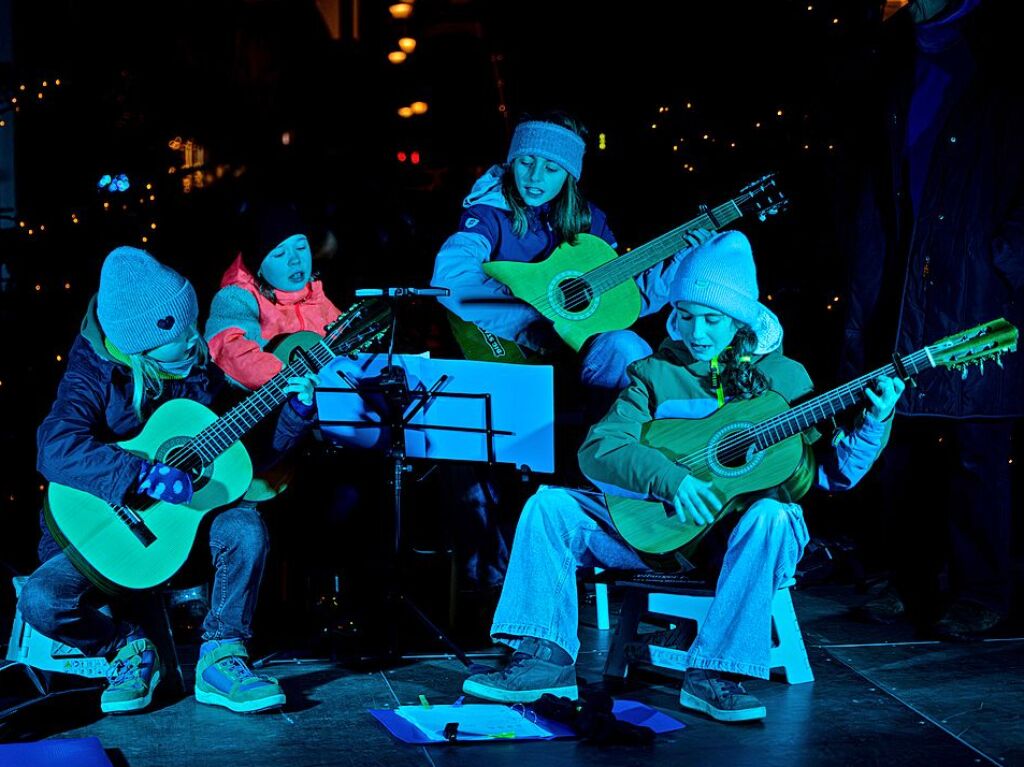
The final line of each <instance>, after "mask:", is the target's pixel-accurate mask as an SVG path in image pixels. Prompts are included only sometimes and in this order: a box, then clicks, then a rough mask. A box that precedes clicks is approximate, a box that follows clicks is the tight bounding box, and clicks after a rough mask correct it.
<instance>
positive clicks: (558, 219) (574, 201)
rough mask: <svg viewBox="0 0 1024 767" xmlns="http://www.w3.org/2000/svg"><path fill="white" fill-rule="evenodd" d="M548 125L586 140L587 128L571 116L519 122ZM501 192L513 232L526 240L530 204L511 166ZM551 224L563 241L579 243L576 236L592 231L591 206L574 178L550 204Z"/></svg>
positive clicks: (554, 115)
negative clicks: (546, 123)
mask: <svg viewBox="0 0 1024 767" xmlns="http://www.w3.org/2000/svg"><path fill="white" fill-rule="evenodd" d="M528 121H539V122H548V123H553V124H555V125H559V126H561V127H563V128H568V129H569V130H571V131H572V132H573V133H575V134H576V135H577V136H579V137H580V138H581V139H583V140H584V141H586V140H587V129H586V128H585V127H584V126H583V124H582V123H580V122H579V121H578V120H576V119H575V118H574V117H572V116H571V115H567V114H565V113H564V112H545V113H544V114H542V115H539V116H538V117H530V116H528V115H523V117H522V119H521V120H520V122H528ZM501 191H502V193H503V194H504V195H505V200H506V201H507V202H508V205H509V208H511V212H512V231H513V233H515V235H516V237H523V236H525V235H526V232H527V231H528V230H529V228H530V223H529V219H528V214H527V207H528V206H527V204H526V202H525V201H524V200H523V197H522V195H520V194H519V189H518V188H517V187H516V179H515V174H514V173H513V171H512V163H508V164H507V165H506V166H505V174H504V176H503V177H502V179H501ZM548 221H549V222H550V223H551V227H552V229H554V230H555V234H556V235H558V239H559V240H560V241H561V242H568V243H569V244H570V245H575V244H576V235H578V234H579V233H580V232H589V231H590V204H589V203H588V202H587V199H586V198H585V197H584V196H583V195H582V194H581V193H580V190H579V183H578V182H577V181H576V179H575V178H573V177H572V175H569V176H567V177H566V179H565V185H564V186H563V187H562V191H561V192H559V193H558V195H557V196H556V197H555V199H553V200H552V201H551V209H550V211H549V213H548Z"/></svg>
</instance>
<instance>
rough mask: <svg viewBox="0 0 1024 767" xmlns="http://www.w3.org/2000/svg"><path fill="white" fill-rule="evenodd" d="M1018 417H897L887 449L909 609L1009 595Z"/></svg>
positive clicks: (994, 600)
mask: <svg viewBox="0 0 1024 767" xmlns="http://www.w3.org/2000/svg"><path fill="white" fill-rule="evenodd" d="M1015 426H1016V424H1015V422H1014V421H1013V420H1010V419H1006V420H968V421H955V420H950V419H940V418H899V417H897V421H896V423H895V425H894V428H893V433H892V440H891V441H890V444H889V446H888V447H887V448H886V449H885V451H884V452H883V454H882V457H881V464H882V465H881V467H880V468H881V485H882V493H883V501H882V504H881V511H882V514H883V519H882V520H881V524H880V525H879V531H880V533H882V534H883V535H885V536H886V540H885V545H884V548H885V549H887V550H888V559H889V564H890V566H891V569H892V573H893V585H894V586H895V587H896V588H897V590H898V591H899V592H900V594H901V596H902V597H903V598H904V600H905V601H906V602H907V603H908V607H909V608H910V609H912V610H918V611H925V612H929V611H932V610H936V611H937V610H939V609H941V604H942V603H943V602H944V601H946V600H949V599H968V600H972V601H975V602H979V603H981V604H983V605H985V606H986V607H988V608H990V609H993V610H996V611H997V612H1000V613H1003V614H1004V615H1005V614H1006V612H1007V610H1008V609H1009V605H1010V597H1011V594H1010V592H1011V582H1012V578H1011V537H1012V529H1011V520H1012V510H1013V505H1012V492H1013V481H1012V477H1013V469H1014V467H1013V466H1012V464H1010V462H1009V461H1010V456H1011V438H1012V435H1013V430H1014V428H1015Z"/></svg>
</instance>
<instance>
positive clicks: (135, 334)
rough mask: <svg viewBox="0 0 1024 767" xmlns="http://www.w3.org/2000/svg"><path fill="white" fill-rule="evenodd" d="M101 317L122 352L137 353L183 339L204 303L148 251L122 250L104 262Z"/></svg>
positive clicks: (98, 311) (98, 300) (99, 305)
mask: <svg viewBox="0 0 1024 767" xmlns="http://www.w3.org/2000/svg"><path fill="white" fill-rule="evenodd" d="M96 314H97V316H98V317H99V321H100V326H101V327H102V328H103V332H104V334H106V336H107V338H108V339H110V342H111V343H112V344H114V346H116V347H117V348H118V350H119V351H121V352H123V353H125V354H138V353H139V352H144V351H147V350H149V349H154V348H156V347H157V346H161V345H163V344H165V343H167V342H168V341H173V340H174V339H176V338H177V337H178V336H180V335H181V334H182V333H183V332H184V331H185V329H186V328H188V327H189V326H190V325H192V324H193V323H195V321H196V319H197V318H198V316H199V302H198V301H197V300H196V291H195V290H194V289H193V287H192V284H191V283H190V282H189V281H188V280H186V279H185V278H184V277H182V276H181V275H180V274H178V273H177V272H176V271H174V270H173V269H171V268H170V267H168V266H164V265H163V264H161V263H160V262H159V261H157V260H156V259H155V258H153V257H152V256H151V255H149V253H147V252H146V251H144V250H139V249H138V248H132V247H128V246H123V247H120V248H114V250H112V251H110V253H109V254H108V255H107V257H106V259H104V261H103V268H102V269H101V270H100V291H99V295H98V296H97V298H96Z"/></svg>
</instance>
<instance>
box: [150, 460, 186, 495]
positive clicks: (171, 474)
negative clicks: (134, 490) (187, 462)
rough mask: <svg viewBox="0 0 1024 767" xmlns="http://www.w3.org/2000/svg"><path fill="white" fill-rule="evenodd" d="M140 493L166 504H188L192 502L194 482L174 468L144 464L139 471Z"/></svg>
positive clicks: (161, 464)
mask: <svg viewBox="0 0 1024 767" xmlns="http://www.w3.org/2000/svg"><path fill="white" fill-rule="evenodd" d="M138 491H139V493H142V494H144V495H148V496H149V497H150V498H154V499H156V500H158V501H164V502H165V503H188V502H189V501H191V500H192V480H191V479H189V476H188V474H186V473H185V472H183V471H182V470H181V469H175V468H174V467H173V466H168V465H166V464H163V463H159V462H156V463H152V464H150V463H146V462H143V464H142V467H141V468H140V469H139V484H138Z"/></svg>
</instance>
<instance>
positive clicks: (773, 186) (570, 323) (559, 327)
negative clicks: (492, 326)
mask: <svg viewBox="0 0 1024 767" xmlns="http://www.w3.org/2000/svg"><path fill="white" fill-rule="evenodd" d="M787 205H788V201H787V199H786V197H785V195H783V194H782V192H781V191H780V190H779V189H778V185H777V183H776V180H775V174H768V175H767V176H764V177H762V178H760V179H758V180H757V181H755V182H753V183H752V184H747V186H745V187H743V189H742V190H741V191H740V193H739V195H738V196H736V197H734V198H733V199H731V200H729V201H728V202H725V203H723V204H722V205H719V206H718V207H717V208H714V209H710V210H709V209H707V208H706V207H705V208H704V209H703V210H702V212H701V214H700V215H699V216H697V217H696V218H694V219H692V220H690V221H687V222H686V223H685V224H682V225H681V226H678V227H676V228H675V229H673V230H672V231H670V232H667V233H666V234H663V235H662V236H660V237H658V238H657V239H655V240H652V241H650V242H648V243H645V244H644V245H641V246H640V247H638V248H634V249H633V250H631V251H629V252H628V253H623V254H622V255H619V254H617V253H616V252H615V251H614V250H613V249H612V247H611V246H610V245H609V244H608V243H607V242H605V241H604V240H602V239H601V238H600V237H596V236H594V235H592V234H580V235H579V236H578V237H577V242H576V243H575V244H570V243H567V242H566V243H562V244H561V245H559V246H558V247H557V248H555V250H554V251H553V252H552V253H551V255H550V256H548V257H547V258H546V259H544V260H543V261H540V262H538V263H523V262H519V261H489V262H487V263H485V264H484V265H483V270H484V272H485V273H486V274H487V275H488V276H490V277H493V278H494V279H496V280H498V281H499V282H501V283H502V284H504V285H506V286H508V288H509V290H511V291H512V295H514V296H515V297H516V298H519V299H521V300H523V301H525V302H526V303H528V304H530V305H531V306H532V307H533V308H534V309H536V310H537V311H538V312H540V313H541V315H543V316H544V317H546V318H547V319H548V320H550V321H551V322H552V323H553V325H554V329H555V332H556V333H558V335H559V336H561V338H562V340H564V341H565V343H566V344H568V345H569V347H571V348H572V349H574V350H575V351H579V350H580V347H582V346H583V344H584V343H585V342H586V340H587V339H588V338H590V337H591V336H593V335H597V334H598V333H604V332H607V331H609V330H621V329H622V328H628V327H629V326H631V325H632V324H633V323H634V322H636V320H637V318H638V317H639V316H640V304H641V300H640V289H639V288H638V287H637V285H636V282H634V280H633V278H634V277H636V276H637V275H639V274H641V273H642V272H644V271H646V270H647V269H649V268H651V267H652V266H654V265H655V264H658V263H660V262H662V261H664V260H666V259H668V258H670V257H671V256H673V255H675V254H676V253H678V252H679V251H680V250H681V249H682V248H684V247H686V241H685V240H684V237H685V236H686V234H687V233H689V232H692V231H693V230H694V229H709V230H713V231H714V230H719V229H722V228H723V227H725V226H727V225H729V224H731V223H732V222H733V221H735V220H737V219H739V218H741V217H742V216H744V215H754V216H755V217H757V218H758V219H759V220H761V221H764V220H765V219H766V218H767V217H768V216H770V215H774V214H776V213H778V212H780V211H782V210H784V209H785V208H786V206H787ZM449 322H450V323H451V325H452V332H453V334H454V335H455V340H456V341H457V342H458V343H459V346H460V347H461V348H462V352H463V354H464V355H465V356H466V357H467V359H472V360H478V361H483V362H529V361H531V354H530V353H529V352H526V351H524V350H523V349H521V348H520V347H519V346H518V345H517V344H515V343H514V342H513V341H509V340H508V339H504V338H500V337H498V336H495V335H494V334H493V333H488V332H487V331H485V330H483V329H482V328H480V327H478V326H477V325H475V324H473V323H471V322H467V321H465V320H462V319H460V318H459V317H457V316H455V315H454V314H451V313H449Z"/></svg>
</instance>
